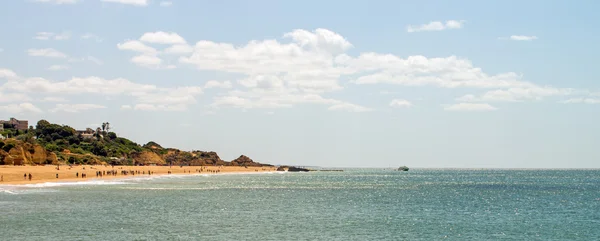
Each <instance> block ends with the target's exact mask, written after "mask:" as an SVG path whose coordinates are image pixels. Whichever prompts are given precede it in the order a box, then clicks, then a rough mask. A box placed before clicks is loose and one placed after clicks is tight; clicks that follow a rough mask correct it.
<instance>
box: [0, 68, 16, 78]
mask: <svg viewBox="0 0 600 241" xmlns="http://www.w3.org/2000/svg"><path fill="white" fill-rule="evenodd" d="M18 77H19V76H18V75H17V74H16V73H15V72H13V71H12V70H10V69H2V68H0V79H16V78H18Z"/></svg>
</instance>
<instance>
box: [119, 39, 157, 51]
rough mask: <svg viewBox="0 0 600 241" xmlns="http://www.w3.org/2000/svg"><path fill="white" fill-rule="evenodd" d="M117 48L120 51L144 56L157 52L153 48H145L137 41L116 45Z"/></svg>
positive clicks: (145, 46)
mask: <svg viewBox="0 0 600 241" xmlns="http://www.w3.org/2000/svg"><path fill="white" fill-rule="evenodd" d="M117 48H118V49H120V50H129V51H134V52H140V53H145V54H156V53H157V52H158V51H156V49H155V48H152V47H150V46H147V45H145V44H144V43H142V42H140V41H137V40H129V41H126V42H124V43H118V44H117Z"/></svg>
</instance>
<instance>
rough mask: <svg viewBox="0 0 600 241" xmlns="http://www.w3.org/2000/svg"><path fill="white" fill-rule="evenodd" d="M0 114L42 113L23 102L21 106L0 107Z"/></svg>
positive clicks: (33, 106)
mask: <svg viewBox="0 0 600 241" xmlns="http://www.w3.org/2000/svg"><path fill="white" fill-rule="evenodd" d="M0 112H3V113H11V114H19V113H42V112H43V111H42V110H41V109H40V108H38V107H36V106H35V105H33V104H31V103H29V102H25V103H21V104H9V105H4V106H0Z"/></svg>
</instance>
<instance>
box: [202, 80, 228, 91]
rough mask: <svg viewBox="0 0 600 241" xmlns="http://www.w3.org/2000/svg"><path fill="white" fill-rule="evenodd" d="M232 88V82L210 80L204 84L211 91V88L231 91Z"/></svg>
mask: <svg viewBox="0 0 600 241" xmlns="http://www.w3.org/2000/svg"><path fill="white" fill-rule="evenodd" d="M231 87H232V84H231V81H223V82H219V81H216V80H209V81H207V82H206V83H205V84H204V88H205V89H210V88H223V89H230V88H231Z"/></svg>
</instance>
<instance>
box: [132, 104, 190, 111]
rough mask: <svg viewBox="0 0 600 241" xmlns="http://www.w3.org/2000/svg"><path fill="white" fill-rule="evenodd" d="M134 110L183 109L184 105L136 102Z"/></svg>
mask: <svg viewBox="0 0 600 241" xmlns="http://www.w3.org/2000/svg"><path fill="white" fill-rule="evenodd" d="M133 109H134V110H141V111H185V110H187V107H186V106H185V105H152V104H137V105H135V106H134V107H133Z"/></svg>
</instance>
